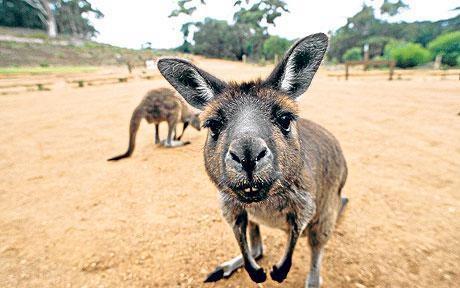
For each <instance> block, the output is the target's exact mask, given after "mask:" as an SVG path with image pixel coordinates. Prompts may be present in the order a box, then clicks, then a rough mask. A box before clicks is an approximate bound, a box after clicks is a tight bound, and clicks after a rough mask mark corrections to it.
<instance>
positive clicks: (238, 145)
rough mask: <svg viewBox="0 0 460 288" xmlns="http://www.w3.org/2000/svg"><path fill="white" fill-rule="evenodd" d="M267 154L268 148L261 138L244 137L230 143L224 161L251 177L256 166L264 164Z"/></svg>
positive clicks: (268, 152) (268, 153)
mask: <svg viewBox="0 0 460 288" xmlns="http://www.w3.org/2000/svg"><path fill="white" fill-rule="evenodd" d="M269 155H270V149H268V147H267V144H266V143H265V141H264V140H263V139H262V138H254V137H244V138H240V139H237V140H234V141H233V142H232V143H231V144H230V148H229V149H228V153H227V157H226V162H227V165H231V166H232V167H233V168H235V169H236V170H237V171H239V170H243V171H245V172H246V173H247V174H248V176H249V177H250V178H251V177H252V174H253V173H254V171H255V170H256V169H257V168H260V167H263V165H264V164H266V162H267V158H268V157H267V156H269Z"/></svg>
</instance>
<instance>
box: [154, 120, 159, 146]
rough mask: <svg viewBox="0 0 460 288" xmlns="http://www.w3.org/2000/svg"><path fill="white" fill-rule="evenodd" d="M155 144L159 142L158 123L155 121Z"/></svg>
mask: <svg viewBox="0 0 460 288" xmlns="http://www.w3.org/2000/svg"><path fill="white" fill-rule="evenodd" d="M155 144H160V124H158V123H155Z"/></svg>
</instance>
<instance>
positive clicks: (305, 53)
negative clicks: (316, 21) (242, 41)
mask: <svg viewBox="0 0 460 288" xmlns="http://www.w3.org/2000/svg"><path fill="white" fill-rule="evenodd" d="M327 43H328V39H327V36H326V34H324V33H318V34H313V35H310V36H307V37H305V38H303V39H300V40H299V41H297V42H296V43H295V44H294V45H292V47H291V48H290V49H289V50H288V51H287V52H286V55H285V56H284V58H283V60H281V62H280V63H279V64H278V65H277V66H276V67H275V69H274V70H273V71H272V73H271V74H270V76H268V78H267V80H265V81H264V85H266V86H268V87H271V88H274V89H276V90H279V91H282V92H284V93H287V94H288V95H290V96H291V97H292V98H297V97H299V96H300V95H302V94H303V93H304V92H305V91H306V90H307V88H308V86H310V83H311V80H312V79H313V76H314V75H315V73H316V71H317V70H318V67H319V65H320V64H321V60H322V59H323V57H324V53H326V49H327Z"/></svg>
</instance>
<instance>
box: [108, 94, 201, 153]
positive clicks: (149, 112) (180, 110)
mask: <svg viewBox="0 0 460 288" xmlns="http://www.w3.org/2000/svg"><path fill="white" fill-rule="evenodd" d="M174 94H175V93H174V91H173V90H171V89H167V88H159V89H154V90H151V91H149V92H148V93H147V95H146V96H145V97H144V99H142V101H141V103H140V104H139V105H138V106H137V107H136V109H134V112H133V115H132V116H131V122H130V125H129V145H128V150H127V151H126V152H125V153H124V154H121V155H119V156H115V157H113V158H110V159H108V161H117V160H120V159H123V158H126V157H129V156H131V154H132V153H133V151H134V146H135V143H136V134H137V130H138V129H139V124H140V123H141V120H142V119H145V120H147V122H148V123H149V124H150V123H154V124H155V144H159V143H160V135H159V125H160V122H163V121H167V122H168V138H167V139H166V140H164V141H162V144H163V145H164V146H165V147H179V146H184V145H187V144H190V142H188V141H187V142H182V141H180V139H181V138H182V136H183V135H184V132H185V129H187V127H188V125H189V124H190V125H191V126H192V127H193V128H195V129H197V130H198V131H200V129H201V125H200V119H199V113H193V112H192V110H191V109H190V107H189V106H188V104H187V103H185V102H183V100H182V99H180V98H179V97H176V96H175V95H174ZM179 122H183V123H184V126H183V130H182V133H181V135H180V136H179V137H177V136H176V135H177V134H176V125H177V123H179ZM173 133H174V139H173V136H172V135H173Z"/></svg>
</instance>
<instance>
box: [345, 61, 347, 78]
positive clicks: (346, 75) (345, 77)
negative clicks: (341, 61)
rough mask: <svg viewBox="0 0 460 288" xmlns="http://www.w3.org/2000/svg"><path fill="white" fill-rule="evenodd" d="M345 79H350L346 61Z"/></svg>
mask: <svg viewBox="0 0 460 288" xmlns="http://www.w3.org/2000/svg"><path fill="white" fill-rule="evenodd" d="M345 80H348V63H345Z"/></svg>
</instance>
